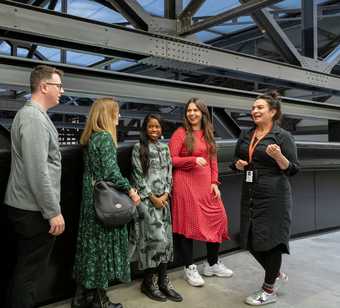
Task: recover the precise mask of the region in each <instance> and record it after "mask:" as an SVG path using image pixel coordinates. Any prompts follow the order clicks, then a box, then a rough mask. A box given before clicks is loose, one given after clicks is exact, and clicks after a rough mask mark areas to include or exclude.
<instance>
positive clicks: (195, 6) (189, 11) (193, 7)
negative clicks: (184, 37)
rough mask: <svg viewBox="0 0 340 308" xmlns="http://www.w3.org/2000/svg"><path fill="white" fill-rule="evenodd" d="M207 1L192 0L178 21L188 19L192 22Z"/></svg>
mask: <svg viewBox="0 0 340 308" xmlns="http://www.w3.org/2000/svg"><path fill="white" fill-rule="evenodd" d="M205 1H206V0H191V1H190V2H189V3H188V4H187V6H186V7H185V9H184V10H183V11H182V13H181V14H180V15H179V16H178V19H179V20H181V21H183V20H186V19H189V20H191V18H192V16H194V15H195V14H196V12H197V11H198V10H199V9H200V7H201V6H202V5H203V4H204V2H205Z"/></svg>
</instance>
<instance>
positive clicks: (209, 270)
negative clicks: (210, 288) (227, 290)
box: [203, 260, 234, 277]
mask: <svg viewBox="0 0 340 308" xmlns="http://www.w3.org/2000/svg"><path fill="white" fill-rule="evenodd" d="M233 274H234V273H233V271H232V270H231V269H229V268H226V266H225V265H224V264H223V263H222V262H221V261H220V260H218V261H217V263H216V264H214V265H213V266H210V265H209V263H205V264H204V267H203V275H204V276H208V277H211V276H214V275H215V276H218V277H231V276H232V275H233Z"/></svg>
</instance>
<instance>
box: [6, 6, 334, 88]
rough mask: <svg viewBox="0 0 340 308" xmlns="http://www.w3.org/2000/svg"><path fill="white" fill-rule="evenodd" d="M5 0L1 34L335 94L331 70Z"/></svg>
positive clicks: (14, 38)
mask: <svg viewBox="0 0 340 308" xmlns="http://www.w3.org/2000/svg"><path fill="white" fill-rule="evenodd" d="M4 1H5V0H3V2H1V3H0V38H7V39H12V40H20V41H26V42H30V43H31V44H32V43H38V44H41V45H44V44H46V45H51V46H56V47H59V48H65V49H71V50H78V51H79V50H80V51H85V52H89V53H94V54H97V55H98V54H100V55H103V56H107V57H115V56H117V57H122V58H132V59H138V60H139V59H142V58H145V57H148V56H153V57H159V58H160V59H165V60H166V61H168V64H169V65H171V63H173V66H174V67H179V66H180V65H181V64H183V63H188V64H194V66H196V65H197V66H199V67H201V68H208V69H209V68H212V69H219V70H220V71H224V72H225V73H226V74H230V75H232V76H239V78H241V79H245V80H251V81H258V82H263V83H271V84H276V85H284V86H287V84H290V85H291V86H293V87H294V88H305V89H313V90H319V91H323V92H326V93H331V94H335V95H336V94H340V77H339V76H336V75H329V74H324V73H320V72H317V71H316V70H312V69H303V68H300V67H296V66H291V65H287V64H283V63H280V62H274V61H269V60H265V59H261V58H258V57H254V56H250V55H244V54H240V53H237V52H231V51H226V50H222V49H219V48H214V47H211V46H207V45H205V44H199V43H195V42H191V41H188V40H184V39H180V38H175V37H170V36H166V35H162V34H152V33H146V32H141V31H138V30H133V29H129V28H124V27H119V26H109V25H107V24H102V23H97V22H89V21H88V20H84V19H82V18H76V17H68V16H65V15H63V14H60V13H57V12H53V11H46V10H41V9H39V8H34V9H32V8H30V7H29V6H25V5H22V4H21V5H20V4H15V5H14V4H13V2H4Z"/></svg>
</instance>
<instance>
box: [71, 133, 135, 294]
mask: <svg viewBox="0 0 340 308" xmlns="http://www.w3.org/2000/svg"><path fill="white" fill-rule="evenodd" d="M92 177H93V178H94V179H96V180H101V179H102V180H107V181H111V182H112V183H114V184H115V185H116V187H117V188H118V189H120V190H125V191H128V190H129V189H130V187H131V186H130V184H129V181H128V180H127V179H126V178H124V177H123V176H122V174H121V172H120V169H119V166H118V164H117V149H116V146H115V144H114V143H113V141H112V138H111V135H110V134H109V133H108V132H96V133H93V134H92V136H91V138H90V141H89V144H88V146H87V148H86V149H85V151H84V177H83V195H82V205H81V209H80V221H79V231H78V238H77V251H76V256H75V264H74V268H73V276H74V278H75V280H76V281H77V282H78V283H79V284H81V285H83V286H84V287H85V288H88V289H92V288H107V287H108V286H109V283H110V282H111V281H113V280H116V279H118V280H120V281H123V282H127V281H129V280H130V263H129V259H128V231H127V226H123V227H121V228H107V227H104V226H103V225H102V224H101V223H100V222H99V221H98V220H97V217H96V213H95V209H94V202H93V186H92Z"/></svg>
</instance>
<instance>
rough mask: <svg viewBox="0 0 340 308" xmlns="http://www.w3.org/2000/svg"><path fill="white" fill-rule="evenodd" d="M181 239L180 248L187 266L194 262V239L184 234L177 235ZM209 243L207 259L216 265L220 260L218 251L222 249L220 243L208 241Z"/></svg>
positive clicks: (207, 243) (210, 263)
mask: <svg viewBox="0 0 340 308" xmlns="http://www.w3.org/2000/svg"><path fill="white" fill-rule="evenodd" d="M177 239H178V241H179V249H180V251H181V256H182V262H183V263H184V265H185V266H186V267H188V266H189V265H191V264H193V263H194V257H193V245H194V241H193V239H190V238H186V237H185V236H183V235H177ZM206 245H207V261H208V263H209V265H210V266H211V265H214V264H216V263H217V261H218V252H219V250H220V246H221V244H220V243H212V242H206Z"/></svg>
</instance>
